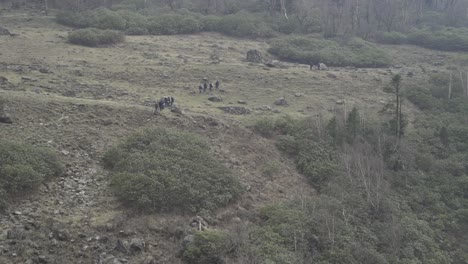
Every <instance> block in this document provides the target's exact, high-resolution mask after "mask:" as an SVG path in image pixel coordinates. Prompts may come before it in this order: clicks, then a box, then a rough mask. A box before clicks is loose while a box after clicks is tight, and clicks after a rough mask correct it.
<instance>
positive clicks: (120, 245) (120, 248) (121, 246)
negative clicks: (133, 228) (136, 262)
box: [114, 239, 128, 254]
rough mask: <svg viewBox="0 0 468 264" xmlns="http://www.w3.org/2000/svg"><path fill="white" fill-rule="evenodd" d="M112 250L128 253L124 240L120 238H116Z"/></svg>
mask: <svg viewBox="0 0 468 264" xmlns="http://www.w3.org/2000/svg"><path fill="white" fill-rule="evenodd" d="M114 250H116V251H118V252H120V253H123V254H128V248H127V246H126V245H125V242H124V241H122V240H121V239H119V240H117V244H116V246H115V248H114Z"/></svg>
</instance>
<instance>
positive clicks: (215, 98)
mask: <svg viewBox="0 0 468 264" xmlns="http://www.w3.org/2000/svg"><path fill="white" fill-rule="evenodd" d="M208 100H209V101H211V102H222V101H223V98H221V96H217V95H215V96H210V97H208Z"/></svg>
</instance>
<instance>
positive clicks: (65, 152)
mask: <svg viewBox="0 0 468 264" xmlns="http://www.w3.org/2000/svg"><path fill="white" fill-rule="evenodd" d="M61 153H62V154H63V155H65V156H68V154H70V151H68V150H62V151H61Z"/></svg>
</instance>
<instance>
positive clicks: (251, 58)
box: [247, 50, 263, 63]
mask: <svg viewBox="0 0 468 264" xmlns="http://www.w3.org/2000/svg"><path fill="white" fill-rule="evenodd" d="M247 61H248V62H255V63H262V62H263V56H262V53H261V52H260V51H258V50H249V51H247Z"/></svg>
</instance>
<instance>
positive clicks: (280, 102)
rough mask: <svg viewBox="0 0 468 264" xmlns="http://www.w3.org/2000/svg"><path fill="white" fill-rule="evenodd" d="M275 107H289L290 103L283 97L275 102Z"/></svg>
mask: <svg viewBox="0 0 468 264" xmlns="http://www.w3.org/2000/svg"><path fill="white" fill-rule="evenodd" d="M275 105H279V106H287V105H288V102H287V101H286V99H284V97H281V98H278V100H276V101H275Z"/></svg>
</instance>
